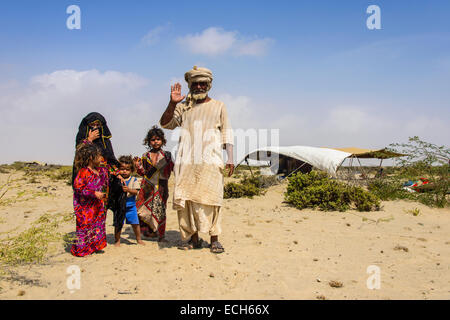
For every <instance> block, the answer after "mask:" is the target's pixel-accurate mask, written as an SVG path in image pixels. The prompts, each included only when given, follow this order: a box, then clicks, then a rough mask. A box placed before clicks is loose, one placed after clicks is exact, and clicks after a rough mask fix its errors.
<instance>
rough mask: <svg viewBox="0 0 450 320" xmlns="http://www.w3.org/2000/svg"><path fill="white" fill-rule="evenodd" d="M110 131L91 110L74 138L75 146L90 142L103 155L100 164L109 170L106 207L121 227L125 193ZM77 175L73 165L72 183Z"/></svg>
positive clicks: (104, 121)
mask: <svg viewBox="0 0 450 320" xmlns="http://www.w3.org/2000/svg"><path fill="white" fill-rule="evenodd" d="M111 137H112V135H111V131H109V128H108V125H107V123H106V120H105V118H104V117H103V116H102V115H101V114H100V113H98V112H91V113H89V114H88V115H87V116H86V117H84V118H83V120H81V123H80V126H79V127H78V134H77V136H76V139H75V147H76V149H78V148H79V146H80V145H82V144H86V143H92V144H94V145H96V146H97V148H99V150H100V151H101V154H102V156H103V161H102V166H105V167H106V168H107V169H108V172H109V183H108V185H107V186H105V192H106V193H107V200H106V201H107V202H106V209H111V210H112V211H113V212H114V226H117V227H120V228H121V227H122V225H123V220H124V219H125V210H126V193H125V192H123V190H122V183H121V180H122V179H121V176H120V175H119V167H120V163H119V161H118V160H117V159H116V156H115V155H114V150H113V148H112V144H111V141H110V139H111ZM76 175H77V172H76V169H75V166H74V167H73V172H72V185H73V181H74V180H75V177H76Z"/></svg>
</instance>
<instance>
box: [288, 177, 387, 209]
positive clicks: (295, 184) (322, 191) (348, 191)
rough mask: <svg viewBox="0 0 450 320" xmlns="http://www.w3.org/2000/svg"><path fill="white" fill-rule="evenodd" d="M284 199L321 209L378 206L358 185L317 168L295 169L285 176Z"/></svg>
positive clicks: (303, 206) (306, 206) (375, 200)
mask: <svg viewBox="0 0 450 320" xmlns="http://www.w3.org/2000/svg"><path fill="white" fill-rule="evenodd" d="M288 181H289V183H288V187H287V190H286V193H285V200H286V201H287V202H288V203H291V204H292V205H294V206H295V207H296V208H299V209H304V208H319V209H321V210H323V211H346V210H348V209H350V208H352V207H355V208H356V209H358V210H359V211H371V210H379V209H380V200H379V199H378V197H376V196H375V195H373V194H370V193H369V192H367V191H365V190H364V189H362V188H360V187H354V186H349V185H346V184H344V183H342V182H338V181H335V180H331V179H329V178H328V176H327V174H326V173H324V172H321V171H311V172H310V173H307V174H304V173H301V172H298V173H296V174H294V175H293V176H291V177H289V178H288Z"/></svg>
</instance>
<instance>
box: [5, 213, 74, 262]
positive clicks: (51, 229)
mask: <svg viewBox="0 0 450 320" xmlns="http://www.w3.org/2000/svg"><path fill="white" fill-rule="evenodd" d="M72 218H73V214H72V213H69V214H67V213H66V214H53V215H51V214H48V213H47V214H44V215H42V216H41V217H40V218H39V219H38V220H36V221H35V222H34V223H33V224H32V225H31V227H30V228H28V229H27V230H25V231H23V232H21V233H20V234H19V235H17V236H14V237H8V238H6V239H3V240H0V265H1V266H2V269H3V268H7V267H8V266H17V265H23V264H29V263H41V262H43V261H44V259H45V258H46V256H47V253H48V252H49V249H50V248H51V245H52V244H54V243H56V242H59V241H61V240H63V238H64V236H63V234H61V233H60V232H59V231H58V229H59V226H60V225H61V224H63V223H65V222H68V221H71V220H72Z"/></svg>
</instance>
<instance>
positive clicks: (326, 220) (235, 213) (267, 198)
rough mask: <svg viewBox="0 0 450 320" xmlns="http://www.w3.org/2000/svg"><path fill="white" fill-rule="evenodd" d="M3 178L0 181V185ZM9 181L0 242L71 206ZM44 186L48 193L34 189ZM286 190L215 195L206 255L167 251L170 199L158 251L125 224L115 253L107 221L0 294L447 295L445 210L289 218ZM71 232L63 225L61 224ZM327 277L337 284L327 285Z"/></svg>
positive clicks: (449, 260)
mask: <svg viewBox="0 0 450 320" xmlns="http://www.w3.org/2000/svg"><path fill="white" fill-rule="evenodd" d="M6 177H7V175H6V174H0V183H1V182H4V181H5V180H6ZM13 178H18V179H19V180H18V181H19V182H17V183H16V184H15V188H13V189H11V190H10V191H8V193H7V195H6V198H4V199H7V198H8V197H13V196H14V195H17V193H18V192H21V191H24V190H26V191H27V193H26V195H23V196H22V197H21V198H20V199H19V200H17V201H16V202H15V203H10V204H7V205H2V206H0V236H1V237H4V236H5V234H6V233H8V232H9V233H10V234H16V233H18V232H20V231H22V230H24V229H26V228H28V227H29V226H30V223H31V222H32V221H33V220H35V219H37V218H38V217H39V216H41V215H42V214H44V213H61V212H71V211H72V193H71V188H70V187H69V186H67V185H66V184H64V182H57V183H55V182H52V181H50V180H45V179H40V180H41V181H40V182H39V183H27V184H24V180H23V179H21V174H20V173H15V174H14V175H13ZM43 186H44V187H47V192H48V193H49V194H46V195H42V194H40V193H38V192H41V190H42V187H43ZM170 186H173V181H171V184H170ZM285 188H286V185H278V186H274V187H272V188H270V189H269V190H268V192H267V193H266V194H265V195H264V196H260V197H255V198H254V199H230V200H225V203H224V206H223V209H222V210H223V216H224V219H223V229H224V233H223V235H222V236H221V238H220V240H221V242H222V244H223V245H224V247H225V249H226V251H225V253H223V254H221V255H214V254H212V253H210V252H209V249H206V248H205V249H202V250H191V251H181V250H178V249H177V245H178V244H179V231H178V224H177V219H176V212H175V211H174V210H172V203H171V199H170V201H169V210H168V225H167V239H168V240H169V243H168V244H166V245H159V244H158V243H157V242H154V241H151V240H146V245H145V246H139V245H136V241H135V237H134V234H133V232H132V230H131V228H130V227H129V226H127V227H126V228H125V229H124V231H123V239H122V242H123V243H122V245H121V247H120V248H115V247H114V246H113V245H112V241H113V227H112V214H109V215H108V219H107V234H108V246H107V247H106V248H105V250H104V253H102V254H94V255H92V256H89V257H85V258H77V257H73V256H72V255H71V254H70V253H68V252H67V251H66V249H65V248H64V245H63V243H62V242H61V243H60V244H58V245H57V249H56V252H53V254H52V256H51V257H50V259H49V261H48V262H46V263H45V264H40V265H29V266H22V267H18V268H15V272H16V276H14V277H11V278H9V279H2V280H1V281H0V287H1V290H0V299H319V298H326V299H449V298H450V270H449V268H450V210H449V209H431V208H429V207H426V206H424V205H422V204H419V203H414V202H405V201H392V202H383V209H382V211H380V212H375V213H374V212H370V213H360V212H356V211H349V212H346V213H340V212H326V213H325V212H320V211H312V210H302V211H300V210H297V209H295V208H292V207H290V206H289V205H287V204H285V203H283V193H284V191H285ZM172 190H173V189H171V191H172ZM27 195H28V196H27ZM33 195H34V198H33ZM414 208H419V209H420V214H419V215H418V216H414V215H413V214H411V213H408V212H407V211H408V210H411V209H414ZM16 228H17V229H16ZM11 230H13V231H11ZM74 230H75V223H74V222H73V223H67V224H66V225H64V226H63V227H62V229H61V231H63V232H65V233H69V232H73V231H74ZM5 232H6V233H5ZM1 233H3V234H1ZM203 239H205V240H206V239H208V237H207V235H203ZM208 241H209V239H208ZM397 246H401V247H403V248H405V249H404V250H402V249H400V250H398V247H397ZM396 247H397V250H396V249H395V248H396ZM406 250H407V251H406ZM71 265H76V266H79V268H80V269H81V278H80V281H81V282H80V283H81V287H80V289H79V290H74V291H73V292H70V290H69V289H68V288H67V285H66V282H67V279H68V277H69V274H68V273H67V268H68V267H69V266H71ZM371 265H375V266H377V267H379V270H380V279H381V287H380V289H374V290H369V289H368V288H367V284H366V282H367V279H368V277H369V276H370V274H368V273H367V268H368V266H371ZM330 281H338V282H341V283H342V284H343V286H342V287H340V288H336V287H331V286H330V284H329V282H330Z"/></svg>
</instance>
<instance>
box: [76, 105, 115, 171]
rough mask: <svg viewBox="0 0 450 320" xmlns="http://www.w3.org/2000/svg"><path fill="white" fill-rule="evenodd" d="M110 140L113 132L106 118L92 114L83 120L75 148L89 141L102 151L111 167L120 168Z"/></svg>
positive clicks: (95, 113)
mask: <svg viewBox="0 0 450 320" xmlns="http://www.w3.org/2000/svg"><path fill="white" fill-rule="evenodd" d="M96 132H97V133H96ZM109 139H111V131H109V128H108V125H107V124H106V120H105V118H104V117H103V116H102V115H101V114H100V113H98V112H91V113H89V114H88V115H87V116H86V117H84V118H83V120H81V123H80V126H79V127H78V134H77V137H76V141H75V146H78V145H79V144H80V143H82V142H83V141H85V140H89V141H90V142H93V143H94V144H95V145H96V146H97V147H98V148H99V149H100V150H101V152H102V155H103V158H104V159H105V161H106V162H107V163H108V164H109V165H110V166H116V167H119V161H117V159H116V157H115V156H114V151H113V148H112V145H111V141H110V140H109Z"/></svg>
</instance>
